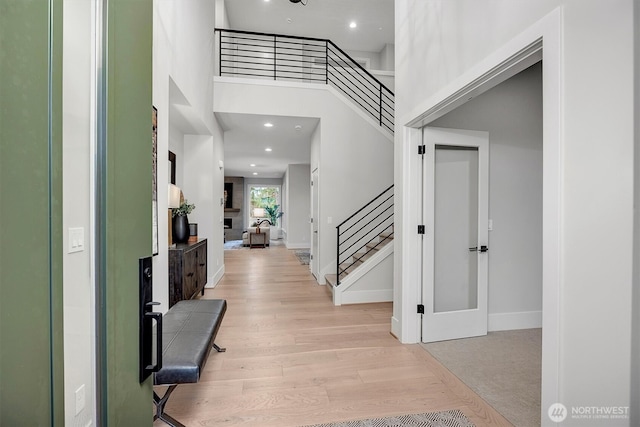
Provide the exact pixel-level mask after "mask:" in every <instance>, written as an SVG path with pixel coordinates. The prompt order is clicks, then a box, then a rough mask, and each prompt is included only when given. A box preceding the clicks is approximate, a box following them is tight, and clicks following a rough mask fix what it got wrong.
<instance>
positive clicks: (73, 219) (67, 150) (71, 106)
mask: <svg viewBox="0 0 640 427" xmlns="http://www.w3.org/2000/svg"><path fill="white" fill-rule="evenodd" d="M92 3H93V2H91V1H83V0H65V1H64V2H63V10H64V17H63V19H64V29H63V31H64V32H63V51H64V55H63V60H62V62H63V65H62V66H63V83H62V84H63V117H62V122H63V156H62V161H63V165H62V170H63V179H62V181H63V191H62V193H63V201H62V213H63V218H62V227H63V246H62V247H63V249H64V255H63V267H64V268H63V280H64V285H63V288H64V291H63V294H64V299H63V304H64V310H63V311H64V366H65V369H64V409H65V425H69V426H86V425H87V423H89V422H93V423H94V424H95V421H96V420H95V410H96V408H95V404H94V402H95V382H94V378H95V365H94V360H95V341H94V339H93V337H94V328H95V321H94V310H93V307H94V288H95V284H94V281H93V274H92V268H91V266H92V258H93V246H94V245H93V232H92V229H93V227H92V220H91V215H92V208H91V205H92V198H91V191H92V189H91V185H92V182H93V179H92V173H93V170H92V165H93V160H92V158H93V150H92V142H94V138H93V132H92V122H93V121H94V120H93V117H94V116H93V115H92V112H93V109H92V108H91V104H92V102H91V101H92V100H91V94H92V92H93V90H92V86H93V85H92V83H93V82H92V78H91V76H92V71H93V70H92V55H93V53H92V43H91V41H92V40H94V37H95V29H94V28H92V24H91V23H92V22H94V18H93V13H92ZM70 227H74V228H76V227H81V228H83V229H84V246H85V249H84V251H82V252H75V253H71V254H69V253H67V248H68V247H69V246H68V245H69V240H68V231H67V230H68V229H69V228H70ZM35 386H38V385H35ZM82 386H84V397H85V407H84V409H82V410H80V412H79V413H78V414H77V415H76V394H75V392H76V390H78V389H79V388H80V387H82ZM25 416H26V414H25Z"/></svg>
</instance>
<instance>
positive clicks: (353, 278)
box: [332, 241, 393, 305]
mask: <svg viewBox="0 0 640 427" xmlns="http://www.w3.org/2000/svg"><path fill="white" fill-rule="evenodd" d="M392 255H393V241H391V242H389V243H387V244H386V245H384V246H383V247H381V248H380V249H379V250H378V251H376V253H375V254H374V255H373V256H372V257H371V258H369V259H367V260H366V261H365V262H364V263H362V265H360V266H359V267H358V268H356V269H355V270H353V272H351V273H349V274H348V275H347V276H345V277H344V279H342V280H341V281H340V285H338V286H333V287H332V292H333V304H334V305H342V304H364V303H373V302H388V301H393V256H392ZM372 275H373V276H372ZM373 277H375V279H374V278H373ZM368 279H369V280H368Z"/></svg>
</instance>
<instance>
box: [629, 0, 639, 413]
mask: <svg viewBox="0 0 640 427" xmlns="http://www.w3.org/2000/svg"><path fill="white" fill-rule="evenodd" d="M634 30H635V33H634V36H635V37H634V38H635V42H634V47H635V51H634V59H635V61H634V66H635V85H634V88H635V91H634V111H635V112H636V117H637V114H638V111H640V72H638V71H639V70H640V6H639V5H638V3H637V2H636V4H635V5H634ZM635 146H636V150H635V186H634V188H635V217H634V249H633V253H634V257H633V259H634V280H633V282H634V289H633V320H632V324H633V329H632V333H631V337H632V338H631V339H632V346H633V347H632V353H631V402H640V256H638V254H640V208H638V206H640V150H639V149H638V147H640V120H636V121H635ZM631 425H640V405H638V404H636V405H633V407H632V408H631Z"/></svg>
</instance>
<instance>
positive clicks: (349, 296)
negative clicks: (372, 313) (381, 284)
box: [340, 289, 393, 304]
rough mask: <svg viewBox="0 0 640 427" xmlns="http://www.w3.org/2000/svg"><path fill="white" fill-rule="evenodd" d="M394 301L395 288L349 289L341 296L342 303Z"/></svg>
mask: <svg viewBox="0 0 640 427" xmlns="http://www.w3.org/2000/svg"><path fill="white" fill-rule="evenodd" d="M391 301H393V289H380V290H374V291H351V292H349V291H347V292H343V293H342V295H341V297H340V303H341V304H365V303H372V302H391Z"/></svg>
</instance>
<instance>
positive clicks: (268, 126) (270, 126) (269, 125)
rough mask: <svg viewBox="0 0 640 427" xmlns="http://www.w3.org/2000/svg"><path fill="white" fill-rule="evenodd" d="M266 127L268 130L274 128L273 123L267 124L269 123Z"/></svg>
mask: <svg viewBox="0 0 640 427" xmlns="http://www.w3.org/2000/svg"><path fill="white" fill-rule="evenodd" d="M264 127H266V128H272V127H273V123H269V122H267V123H265V124H264Z"/></svg>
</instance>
